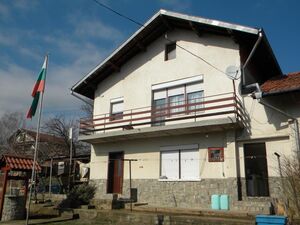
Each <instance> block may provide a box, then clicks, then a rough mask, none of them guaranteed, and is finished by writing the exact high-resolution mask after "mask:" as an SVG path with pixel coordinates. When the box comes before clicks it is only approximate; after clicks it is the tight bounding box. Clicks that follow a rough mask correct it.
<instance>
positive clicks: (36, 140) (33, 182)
mask: <svg viewBox="0 0 300 225" xmlns="http://www.w3.org/2000/svg"><path fill="white" fill-rule="evenodd" d="M45 57H46V59H45V60H46V70H45V73H47V69H48V54H47V55H46V56H45ZM45 79H46V76H45ZM41 94H42V96H41V102H40V107H39V116H38V122H37V128H36V138H35V147H34V156H33V164H32V172H31V182H30V187H29V199H28V207H27V212H26V225H28V222H29V211H30V203H31V194H32V187H33V186H34V187H35V182H36V181H35V169H36V162H37V150H38V145H39V138H40V126H41V116H42V107H43V99H44V92H43V91H42V93H41Z"/></svg>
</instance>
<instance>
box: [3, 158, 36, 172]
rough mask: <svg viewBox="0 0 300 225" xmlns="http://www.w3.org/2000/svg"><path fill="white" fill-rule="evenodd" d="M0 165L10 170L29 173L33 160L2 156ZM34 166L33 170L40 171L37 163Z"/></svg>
mask: <svg viewBox="0 0 300 225" xmlns="http://www.w3.org/2000/svg"><path fill="white" fill-rule="evenodd" d="M0 163H1V165H2V166H3V165H5V166H7V167H8V168H9V169H10V170H21V171H30V170H31V169H32V166H33V159H31V158H26V157H20V156H15V155H3V156H2V158H1V159H0ZM35 165H36V167H35V169H36V170H37V171H41V167H40V165H39V164H38V163H37V162H36V164H35Z"/></svg>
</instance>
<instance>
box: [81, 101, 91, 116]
mask: <svg viewBox="0 0 300 225" xmlns="http://www.w3.org/2000/svg"><path fill="white" fill-rule="evenodd" d="M80 109H81V111H82V112H83V113H84V116H85V117H88V118H92V117H93V113H94V107H93V104H92V103H87V102H85V103H83V104H82V105H81V106H80Z"/></svg>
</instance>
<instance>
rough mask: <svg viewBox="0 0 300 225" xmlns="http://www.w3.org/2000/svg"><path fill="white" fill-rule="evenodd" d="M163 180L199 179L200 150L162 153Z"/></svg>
mask: <svg viewBox="0 0 300 225" xmlns="http://www.w3.org/2000/svg"><path fill="white" fill-rule="evenodd" d="M161 178H163V179H173V180H174V179H175V180H177V179H183V180H195V179H199V150H198V149H184V150H171V151H162V152H161Z"/></svg>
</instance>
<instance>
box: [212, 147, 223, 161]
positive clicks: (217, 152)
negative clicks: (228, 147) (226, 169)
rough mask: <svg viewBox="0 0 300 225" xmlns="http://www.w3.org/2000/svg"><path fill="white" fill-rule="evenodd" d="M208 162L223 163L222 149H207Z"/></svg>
mask: <svg viewBox="0 0 300 225" xmlns="http://www.w3.org/2000/svg"><path fill="white" fill-rule="evenodd" d="M208 162H224V148H208Z"/></svg>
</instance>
